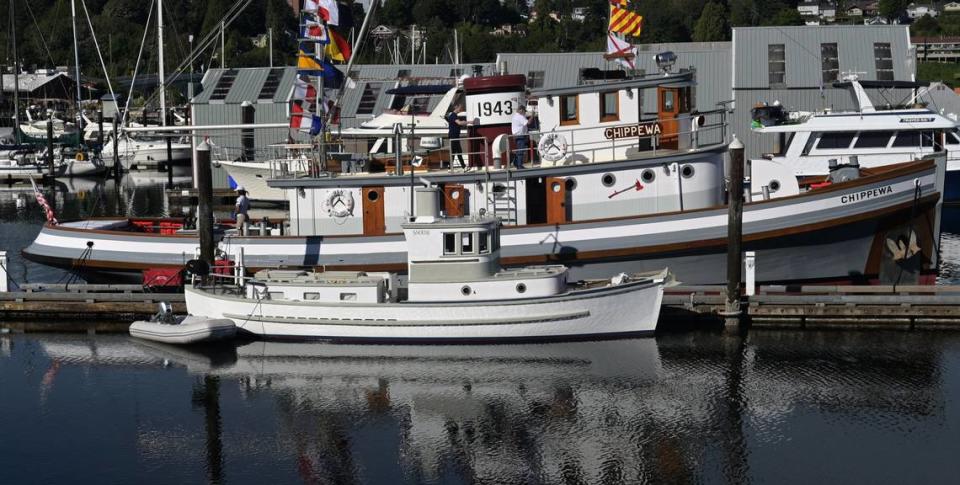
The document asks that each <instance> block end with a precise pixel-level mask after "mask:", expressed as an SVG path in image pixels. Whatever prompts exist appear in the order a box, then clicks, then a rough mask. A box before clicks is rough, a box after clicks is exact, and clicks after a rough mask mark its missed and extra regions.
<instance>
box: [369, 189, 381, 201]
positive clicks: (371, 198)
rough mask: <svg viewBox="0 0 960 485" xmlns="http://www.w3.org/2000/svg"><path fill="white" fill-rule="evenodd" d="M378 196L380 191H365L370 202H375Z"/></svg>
mask: <svg viewBox="0 0 960 485" xmlns="http://www.w3.org/2000/svg"><path fill="white" fill-rule="evenodd" d="M379 198H380V192H377V191H376V190H371V191H370V192H367V200H369V201H370V202H376V201H377V200H378V199H379Z"/></svg>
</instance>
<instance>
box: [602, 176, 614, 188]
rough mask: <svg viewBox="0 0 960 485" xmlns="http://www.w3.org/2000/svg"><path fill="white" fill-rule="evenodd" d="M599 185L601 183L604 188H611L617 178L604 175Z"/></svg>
mask: <svg viewBox="0 0 960 485" xmlns="http://www.w3.org/2000/svg"><path fill="white" fill-rule="evenodd" d="M600 183H602V184H603V186H604V187H613V184H615V183H617V177H615V176H614V175H613V174H612V173H605V174H603V177H601V178H600Z"/></svg>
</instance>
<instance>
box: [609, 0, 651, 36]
mask: <svg viewBox="0 0 960 485" xmlns="http://www.w3.org/2000/svg"><path fill="white" fill-rule="evenodd" d="M624 7H626V1H624V0H614V1H611V2H610V26H609V30H610V32H616V33H618V34H623V35H632V36H634V37H639V36H640V32H641V31H642V30H643V16H642V15H640V14H638V13H636V12H631V11H629V10H627V9H626V8H624Z"/></svg>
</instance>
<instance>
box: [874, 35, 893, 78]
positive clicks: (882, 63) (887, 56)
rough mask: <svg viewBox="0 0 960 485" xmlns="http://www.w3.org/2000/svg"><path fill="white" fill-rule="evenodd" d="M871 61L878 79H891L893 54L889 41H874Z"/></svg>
mask: <svg viewBox="0 0 960 485" xmlns="http://www.w3.org/2000/svg"><path fill="white" fill-rule="evenodd" d="M873 61H874V66H875V67H876V69H877V80H878V81H893V54H892V53H891V50H890V43H889V42H874V44H873Z"/></svg>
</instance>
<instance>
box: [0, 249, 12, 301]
mask: <svg viewBox="0 0 960 485" xmlns="http://www.w3.org/2000/svg"><path fill="white" fill-rule="evenodd" d="M9 278H10V275H9V274H8V273H7V252H6V251H0V293H6V292H8V291H10V285H9V281H10V280H9Z"/></svg>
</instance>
